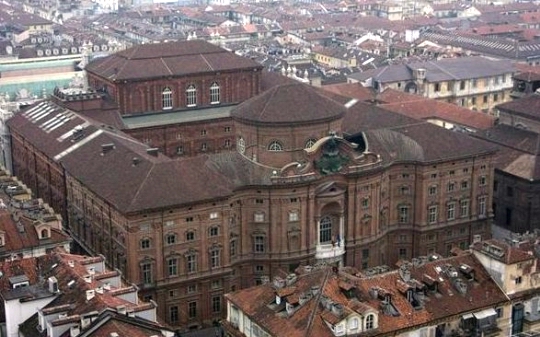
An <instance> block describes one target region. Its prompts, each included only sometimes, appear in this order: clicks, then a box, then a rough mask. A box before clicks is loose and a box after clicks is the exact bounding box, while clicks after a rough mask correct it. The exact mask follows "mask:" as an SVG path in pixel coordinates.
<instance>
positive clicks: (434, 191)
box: [428, 186, 437, 195]
mask: <svg viewBox="0 0 540 337" xmlns="http://www.w3.org/2000/svg"><path fill="white" fill-rule="evenodd" d="M428 194H429V195H436V194H437V186H430V187H429V188H428Z"/></svg>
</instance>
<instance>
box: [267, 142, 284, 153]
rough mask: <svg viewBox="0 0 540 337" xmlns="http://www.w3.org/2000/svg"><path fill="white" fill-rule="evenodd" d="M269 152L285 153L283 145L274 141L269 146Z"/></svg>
mask: <svg viewBox="0 0 540 337" xmlns="http://www.w3.org/2000/svg"><path fill="white" fill-rule="evenodd" d="M268 151H274V152H278V151H283V145H281V143H280V142H278V141H277V140H274V141H273V142H271V143H270V145H268Z"/></svg>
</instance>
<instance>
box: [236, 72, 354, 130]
mask: <svg viewBox="0 0 540 337" xmlns="http://www.w3.org/2000/svg"><path fill="white" fill-rule="evenodd" d="M345 110H346V109H345V107H344V106H343V105H342V104H340V103H338V102H336V101H334V100H332V99H330V98H328V97H326V96H323V95H321V94H320V93H319V92H318V91H317V90H316V89H315V88H313V87H311V86H309V85H307V84H303V83H299V82H296V83H291V84H284V85H277V86H274V87H272V88H271V89H269V90H267V91H266V92H264V93H262V94H260V95H258V96H255V97H253V98H251V99H249V100H247V101H245V102H243V103H241V104H240V105H238V106H237V107H236V108H234V109H233V110H232V111H231V116H232V117H233V119H235V120H238V121H241V122H247V123H255V124H296V123H302V124H306V123H317V122H320V121H327V120H335V119H338V118H340V117H342V116H343V114H344V113H345Z"/></svg>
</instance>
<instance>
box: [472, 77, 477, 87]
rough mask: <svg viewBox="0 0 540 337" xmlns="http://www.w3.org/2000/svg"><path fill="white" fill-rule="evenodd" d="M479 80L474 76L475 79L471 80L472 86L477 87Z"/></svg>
mask: <svg viewBox="0 0 540 337" xmlns="http://www.w3.org/2000/svg"><path fill="white" fill-rule="evenodd" d="M477 82H478V81H477V80H476V78H473V79H472V80H471V86H472V87H473V88H476V85H477V84H478V83H477Z"/></svg>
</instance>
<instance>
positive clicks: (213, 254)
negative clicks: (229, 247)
mask: <svg viewBox="0 0 540 337" xmlns="http://www.w3.org/2000/svg"><path fill="white" fill-rule="evenodd" d="M220 265H221V254H220V251H219V250H218V249H213V250H212V251H210V267H211V268H217V267H219V266H220Z"/></svg>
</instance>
